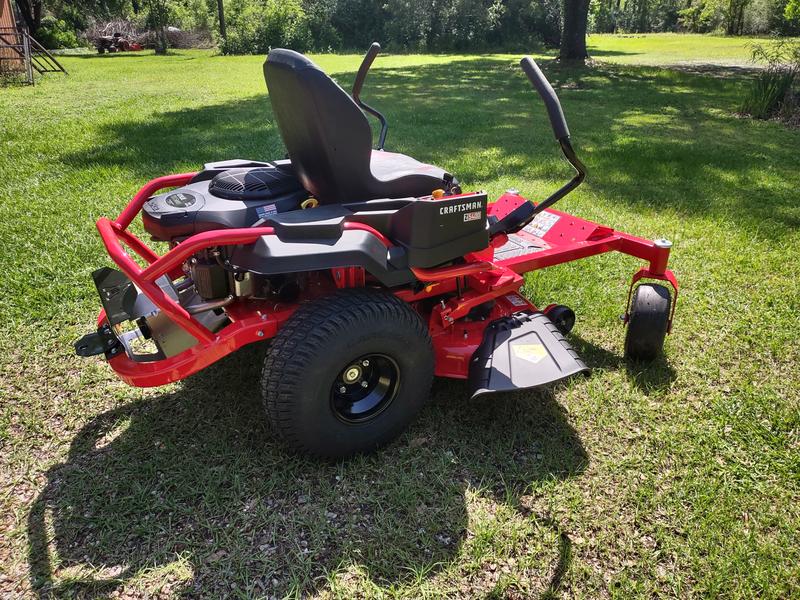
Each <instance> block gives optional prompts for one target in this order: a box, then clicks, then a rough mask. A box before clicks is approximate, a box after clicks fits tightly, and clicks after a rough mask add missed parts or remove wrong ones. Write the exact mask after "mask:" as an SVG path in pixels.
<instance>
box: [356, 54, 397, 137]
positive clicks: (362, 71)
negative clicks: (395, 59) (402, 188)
mask: <svg viewBox="0 0 800 600" xmlns="http://www.w3.org/2000/svg"><path fill="white" fill-rule="evenodd" d="M380 51H381V45H380V44H379V43H378V42H372V45H371V46H370V47H369V50H367V53H366V54H365V55H364V60H362V61H361V66H360V67H359V68H358V73H356V80H355V82H353V100H355V101H356V104H358V105H359V106H360V107H361V108H362V109H363V110H365V111H367V112H368V113H369V114H371V115H372V116H373V117H375V118H376V119H378V121H380V123H381V133H380V135H379V136H378V150H383V145H384V144H385V143H386V132H387V131H389V123H387V121H386V117H384V116H383V114H381V112H380V111H377V110H375V109H374V108H372V107H371V106H370V105H369V104H367V103H366V102H363V101H362V100H361V87H362V86H363V85H364V80H365V79H366V78H367V73H369V68H370V67H371V66H372V63H373V62H374V61H375V57H376V56H378V53H379V52H380Z"/></svg>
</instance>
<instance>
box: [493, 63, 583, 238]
mask: <svg viewBox="0 0 800 600" xmlns="http://www.w3.org/2000/svg"><path fill="white" fill-rule="evenodd" d="M520 66H521V67H522V70H523V71H524V72H525V75H527V76H528V79H529V80H530V82H531V84H532V85H533V87H534V88H535V89H536V91H537V92H539V96H541V98H542V101H543V102H544V105H545V108H546V109H547V116H548V117H549V118H550V125H551V126H552V128H553V134H554V135H555V137H556V140H557V141H558V143H559V145H560V146H561V152H563V153H564V157H565V158H566V159H567V161H568V162H569V164H571V165H572V167H573V168H574V169H575V171H576V173H575V177H573V178H572V179H571V180H569V181H568V182H567V183H565V184H564V185H563V186H561V187H560V188H559V189H558V190H556V191H555V192H554V193H552V194H551V195H550V196H548V197H547V198H546V199H545V200H542V201H541V202H540V203H539V204H537V205H536V206H534V205H533V204H532V203H530V202H526V203H525V204H521V205H520V206H518V207H517V208H515V209H514V210H512V211H511V212H510V213H508V214H507V215H506V216H505V217H503V218H502V219H500V220H498V221H496V222H495V223H492V224H491V225H490V226H489V234H490V235H496V234H498V233H516V232H517V231H519V230H520V229H522V228H523V227H525V226H526V225H527V224H528V223H530V222H531V221H532V220H533V219H534V217H535V216H536V215H537V214H538V213H540V212H542V211H543V210H545V209H547V208H549V207H550V206H552V205H553V204H555V203H556V202H558V201H559V200H561V198H563V197H564V196H566V195H567V194H569V193H570V192H571V191H572V190H574V189H575V188H576V187H578V186H579V185H580V184H581V183H583V180H584V179H585V178H586V167H584V166H583V163H582V162H581V161H580V160H578V157H577V156H575V150H573V148H572V144H571V143H570V141H569V127H567V120H566V119H565V118H564V111H563V110H562V109H561V102H559V100H558V96H557V95H556V93H555V90H553V86H552V85H550V82H549V81H547V78H546V77H545V76H544V73H542V70H541V69H540V68H539V65H537V64H536V63H535V62H534V60H533V59H532V58H531V57H530V56H526V57H525V58H523V59H522V60H521V61H520Z"/></svg>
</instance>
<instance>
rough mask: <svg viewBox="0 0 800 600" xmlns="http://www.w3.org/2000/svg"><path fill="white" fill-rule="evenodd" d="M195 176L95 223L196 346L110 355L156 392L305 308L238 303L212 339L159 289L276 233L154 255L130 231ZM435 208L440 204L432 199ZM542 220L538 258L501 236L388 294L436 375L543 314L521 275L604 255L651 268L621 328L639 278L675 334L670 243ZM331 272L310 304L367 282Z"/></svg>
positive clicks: (361, 274)
mask: <svg viewBox="0 0 800 600" xmlns="http://www.w3.org/2000/svg"><path fill="white" fill-rule="evenodd" d="M195 175H196V173H181V174H176V175H168V176H165V177H159V178H157V179H153V180H152V181H150V182H148V183H147V184H146V185H145V186H144V187H142V188H141V189H140V190H139V191H138V192H137V194H136V195H135V196H134V197H133V199H132V200H131V201H130V203H129V204H128V205H127V206H126V207H125V209H124V210H123V211H122V212H121V213H120V215H119V216H118V217H117V218H116V219H115V220H110V219H108V218H101V219H99V220H98V221H97V229H98V231H99V232H100V236H101V238H102V240H103V243H104V245H105V247H106V250H107V251H108V254H109V256H110V257H111V259H112V260H113V262H114V263H115V264H116V265H117V267H118V268H119V269H120V270H121V271H122V273H124V274H125V275H126V276H127V277H128V278H129V279H130V280H131V281H132V282H133V283H134V284H135V285H136V286H137V287H138V288H139V290H140V291H141V292H142V293H143V294H144V295H145V296H147V297H148V298H149V299H150V300H151V301H152V302H153V304H155V305H156V307H158V309H160V310H161V311H163V313H164V314H165V315H167V316H168V317H169V318H170V319H171V320H172V321H174V322H175V323H176V324H177V325H178V326H179V327H181V328H182V329H183V330H184V331H186V332H187V333H188V334H190V335H191V336H192V337H194V338H195V339H196V340H197V344H195V345H194V346H192V347H190V348H188V349H187V350H184V351H183V352H181V353H179V354H177V355H175V356H172V357H168V358H164V359H160V360H151V361H141V360H135V359H133V358H131V357H130V356H128V355H127V354H126V353H125V352H120V353H118V354H116V355H115V356H112V357H110V358H109V359H108V362H109V364H110V365H111V367H112V368H113V369H114V371H115V372H116V373H117V374H118V375H119V376H120V378H121V379H123V380H124V381H125V382H127V383H129V384H131V385H135V386H139V387H153V386H159V385H164V384H167V383H171V382H174V381H178V380H180V379H183V378H185V377H188V376H189V375H192V374H194V373H196V372H197V371H200V370H202V369H203V368H205V367H207V366H208V365H210V364H212V363H214V362H216V361H217V360H219V359H220V358H222V357H224V356H226V355H227V354H230V353H231V352H233V351H235V350H237V349H239V348H241V347H242V346H244V345H246V344H250V343H253V342H258V341H263V340H267V339H269V338H271V337H273V336H274V335H275V334H276V333H277V332H278V330H279V328H280V327H281V325H282V323H283V322H284V321H285V320H286V319H287V318H289V317H290V316H291V315H292V313H293V312H294V311H295V310H296V308H297V307H298V306H299V302H297V303H275V302H267V301H255V300H237V301H234V302H232V303H231V304H229V305H227V306H226V307H225V312H226V314H227V316H228V318H229V319H230V321H231V322H230V323H229V324H228V325H226V326H225V327H223V328H222V329H221V330H220V331H218V332H216V333H215V332H212V331H211V330H209V329H207V328H206V327H205V326H203V325H202V324H201V323H200V322H199V321H198V320H197V319H196V318H194V317H193V316H192V315H191V314H189V312H187V311H186V309H185V308H183V307H182V306H181V305H180V304H179V303H178V302H176V301H175V300H173V299H172V298H171V297H169V296H168V295H167V294H166V293H164V291H163V290H162V289H161V288H160V287H159V285H157V283H156V280H157V279H159V278H160V277H162V276H164V275H166V276H168V277H170V278H171V279H172V280H176V279H179V278H180V277H182V276H183V275H184V273H183V271H182V269H181V265H182V264H183V263H184V262H185V261H186V260H188V259H189V258H190V257H191V256H192V255H194V254H195V253H197V252H199V251H201V250H204V249H207V248H213V247H220V246H232V245H238V244H250V243H253V242H255V241H256V240H257V239H258V238H260V237H261V236H267V235H276V234H275V231H274V230H273V229H272V228H271V227H251V228H243V229H222V230H215V231H207V232H203V233H198V234H196V235H193V236H191V237H189V238H188V239H186V240H184V241H183V242H181V243H179V244H177V245H175V246H174V247H173V248H172V249H170V250H169V251H168V252H167V253H166V254H164V255H163V256H159V255H158V254H156V253H155V252H154V251H153V250H152V249H150V248H149V247H148V246H147V245H146V244H145V243H144V242H142V241H141V240H140V239H139V238H137V237H136V236H135V235H134V234H133V233H131V232H130V231H129V230H128V227H129V226H130V224H131V223H132V222H133V220H134V219H135V218H136V217H137V215H138V214H139V212H140V211H141V210H142V207H143V206H144V203H145V202H146V201H147V200H148V198H150V197H151V196H152V195H153V194H155V193H156V192H158V191H159V190H162V189H166V188H173V187H179V186H182V185H185V184H187V183H189V182H190V181H191V180H192V178H193V177H194V176H195ZM471 195H472V194H464V196H471ZM450 198H452V196H451V197H450ZM431 201H433V202H435V201H436V200H435V199H433V198H432V199H431ZM526 202H528V201H527V200H526V199H525V198H523V197H522V196H520V195H519V194H517V193H512V192H507V193H505V194H503V195H502V196H501V197H500V198H499V199H498V200H497V201H496V202H494V203H492V204H490V205H489V209H488V213H489V215H493V216H495V217H497V218H500V219H502V218H503V217H504V216H506V215H507V214H509V213H510V212H511V211H513V210H514V209H515V208H518V207H520V206H521V205H522V204H523V203H526ZM312 210H313V209H312ZM540 214H541V215H547V225H546V226H544V227H542V228H540V230H537V233H539V234H540V235H535V234H534V233H530V232H529V231H528V230H523V231H520V232H519V234H518V235H520V236H522V237H523V238H525V239H526V241H528V242H530V243H531V244H533V245H535V246H536V248H537V250H536V251H534V252H530V253H527V254H523V255H520V256H513V257H509V258H496V252H497V251H498V250H499V249H500V248H502V247H503V245H504V244H505V243H506V241H507V239H508V236H506V235H503V234H501V235H497V236H495V237H494V238H493V239H492V242H491V245H490V246H489V247H488V248H486V249H485V250H482V251H480V252H475V253H471V254H468V255H466V256H465V257H464V262H463V264H457V265H453V266H445V267H440V268H434V269H412V272H413V273H414V276H415V277H416V279H417V280H418V281H419V282H420V283H422V284H423V286H424V287H422V289H421V291H416V290H417V289H419V286H417V287H416V288H415V289H412V288H411V287H408V286H406V287H401V288H397V289H393V290H392V292H393V293H394V294H395V295H396V296H397V297H398V298H400V299H402V300H404V301H406V302H408V303H410V304H411V305H412V306H414V308H415V309H417V310H418V312H420V313H421V314H422V316H423V318H427V319H428V323H429V329H430V334H431V338H432V340H433V344H434V350H435V355H436V365H435V373H436V375H438V376H443V377H452V378H457V379H466V378H467V376H468V366H469V362H470V360H471V358H472V355H473V354H474V352H475V350H476V349H477V348H478V346H479V345H480V343H481V340H482V339H483V334H484V330H485V329H486V327H487V325H488V324H489V323H491V322H492V321H493V320H495V319H498V318H501V317H504V316H509V315H511V314H514V313H517V312H519V311H520V310H525V309H529V310H533V311H537V310H539V309H537V308H536V307H535V306H534V305H533V304H531V303H530V302H529V301H528V300H526V299H525V298H523V297H522V296H521V295H519V293H518V291H519V288H520V287H521V286H522V284H523V282H524V278H523V274H524V273H527V272H529V271H535V270H538V269H543V268H545V267H550V266H553V265H558V264H562V263H566V262H570V261H573V260H577V259H581V258H587V257H589V256H595V255H598V254H603V253H606V252H612V251H616V252H621V253H623V254H627V255H630V256H634V257H636V258H639V259H641V260H644V261H647V262H648V263H649V264H648V266H645V267H642V268H641V269H639V270H638V271H637V272H636V273H635V274H634V275H633V277H632V280H631V284H630V288H629V292H628V300H627V303H626V307H625V317H624V321H625V322H627V319H628V309H629V306H630V302H631V292H632V290H633V286H634V284H635V283H636V282H638V281H640V280H641V279H654V280H662V281H666V282H667V283H669V284H670V286H671V287H672V289H673V300H672V307H671V313H670V317H669V326H668V331H669V330H671V328H672V317H673V315H674V311H675V305H676V300H677V295H678V282H677V279H676V278H675V275H674V274H673V272H672V271H671V270H669V269H668V268H667V262H668V259H669V253H670V244H669V242H666V241H665V240H656V241H651V240H646V239H643V238H639V237H636V236H632V235H629V234H626V233H622V232H619V231H615V230H614V229H612V228H610V227H606V226H603V225H599V224H597V223H593V222H591V221H587V220H585V219H581V218H579V217H575V216H572V215H570V214H567V213H564V212H561V211H557V210H553V209H547V210H546V211H543V212H542V213H540ZM344 228H345V229H360V230H363V231H367V232H369V233H370V234H372V235H374V236H375V237H377V238H378V239H379V240H380V241H381V242H382V243H383V244H384V245H385V246H386V247H387V249H388V248H390V247H391V246H392V242H391V241H390V240H389V239H387V238H386V236H384V235H383V234H382V233H380V232H379V231H377V230H375V229H374V228H372V227H370V226H369V225H365V224H363V223H352V222H346V223H344ZM125 246H127V248H128V249H129V250H130V251H132V252H133V253H135V254H136V255H137V256H138V257H139V258H140V259H141V260H142V261H143V262H144V263H146V266H144V267H143V266H140V264H139V263H138V262H137V261H136V260H134V259H133V258H132V257H131V255H130V254H128V252H127V251H126V250H125ZM330 271H331V272H330V277H329V278H324V277H323V278H320V282H319V285H318V288H317V289H318V291H317V292H315V293H311V295H310V296H309V295H306V296H304V297H302V298H301V299H300V300H301V301H305V300H308V299H310V298H313V297H314V295H315V294H324V293H327V292H330V291H333V290H335V289H337V288H345V287H362V286H365V285H368V284H369V283H370V276H369V275H368V274H367V273H365V271H364V269H363V268H361V267H340V268H335V269H331V270H330ZM440 296H441V297H442V298H441V301H440V302H439V303H438V304H435V305H434V307H433V308H432V309H431V308H427V309H426V308H423V307H424V306H429V305H430V302H423V301H429V300H430V299H435V298H438V297H440ZM445 298H447V299H446V300H445ZM492 300H493V301H494V305H493V307H492V308H491V312H490V314H489V315H488V316H487V317H486V319H484V320H461V319H462V317H465V316H466V315H467V314H468V313H469V312H470V311H471V310H472V309H473V308H475V307H477V306H480V305H483V304H485V303H487V302H489V301H492ZM104 325H107V319H106V315H105V312H104V311H102V312H101V313H100V315H99V317H98V326H99V327H103V326H104Z"/></svg>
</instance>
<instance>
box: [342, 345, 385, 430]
mask: <svg viewBox="0 0 800 600" xmlns="http://www.w3.org/2000/svg"><path fill="white" fill-rule="evenodd" d="M399 383H400V369H399V367H398V366H397V363H396V362H395V361H394V359H392V358H390V357H388V356H386V355H385V354H366V355H364V356H361V357H359V358H357V359H356V360H353V361H350V362H348V363H347V365H346V366H345V367H344V369H342V370H341V371H340V372H339V374H338V375H337V377H336V380H335V381H334V382H333V386H332V387H331V408H332V409H333V414H335V415H336V418H338V419H340V420H341V421H344V422H346V423H363V422H364V421H369V420H370V419H374V418H375V417H377V416H378V415H379V414H380V413H382V412H383V411H384V410H386V408H387V407H388V406H389V405H390V404H391V403H392V401H393V400H394V398H395V396H396V395H397V388H398V385H399Z"/></svg>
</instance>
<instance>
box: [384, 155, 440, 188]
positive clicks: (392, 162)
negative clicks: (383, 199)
mask: <svg viewBox="0 0 800 600" xmlns="http://www.w3.org/2000/svg"><path fill="white" fill-rule="evenodd" d="M369 168H370V171H372V176H373V177H374V178H375V179H377V180H378V181H382V182H388V181H392V180H393V179H399V178H400V177H405V176H408V175H421V176H423V177H430V178H432V179H435V180H436V182H437V183H442V182H443V181H444V176H445V170H444V169H440V168H439V167H435V166H433V165H428V164H425V163H422V162H419V161H418V160H416V159H414V158H411V157H410V156H407V155H405V154H400V153H399V152H386V151H385V150H373V151H372V157H371V159H370V163H369Z"/></svg>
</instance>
